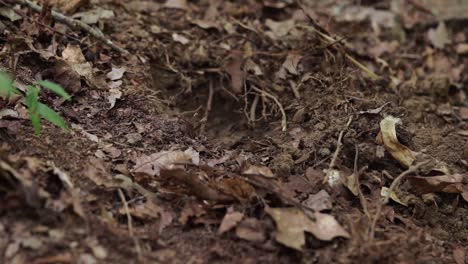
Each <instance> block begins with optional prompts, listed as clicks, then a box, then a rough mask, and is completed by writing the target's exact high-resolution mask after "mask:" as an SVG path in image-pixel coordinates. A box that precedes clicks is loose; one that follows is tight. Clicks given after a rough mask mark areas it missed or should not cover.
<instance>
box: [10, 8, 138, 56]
mask: <svg viewBox="0 0 468 264" xmlns="http://www.w3.org/2000/svg"><path fill="white" fill-rule="evenodd" d="M12 2H15V3H17V4H20V5H25V6H27V7H29V8H30V9H32V10H34V11H36V12H38V13H40V12H42V7H41V6H39V5H37V4H35V3H33V2H31V1H29V0H12ZM52 17H53V18H54V19H55V20H57V21H59V22H61V23H63V24H65V25H67V26H69V27H72V28H79V29H81V30H83V31H85V32H87V33H88V34H90V35H91V36H93V37H95V38H96V39H98V40H99V41H101V42H102V43H104V44H105V45H107V46H109V47H111V48H113V49H114V50H116V51H118V52H120V53H122V54H128V53H129V52H128V51H127V50H125V49H123V48H121V47H119V46H117V45H116V44H114V42H112V41H111V40H109V39H107V38H106V37H105V36H104V34H103V33H102V32H101V31H100V30H97V29H95V28H92V27H91V26H89V25H87V24H85V23H83V22H81V21H79V20H76V19H73V18H71V17H68V16H65V15H64V14H62V13H59V12H57V11H54V10H52Z"/></svg>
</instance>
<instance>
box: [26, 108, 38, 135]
mask: <svg viewBox="0 0 468 264" xmlns="http://www.w3.org/2000/svg"><path fill="white" fill-rule="evenodd" d="M29 119H30V120H31V123H32V126H33V128H34V133H35V134H36V135H38V136H39V135H40V134H41V118H40V117H39V114H38V113H37V112H34V113H32V112H29Z"/></svg>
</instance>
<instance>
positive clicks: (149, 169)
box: [133, 151, 192, 176]
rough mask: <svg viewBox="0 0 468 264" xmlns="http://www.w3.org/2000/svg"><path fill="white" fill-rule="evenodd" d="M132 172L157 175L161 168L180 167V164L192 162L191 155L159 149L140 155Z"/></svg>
mask: <svg viewBox="0 0 468 264" xmlns="http://www.w3.org/2000/svg"><path fill="white" fill-rule="evenodd" d="M135 163H136V164H135V167H134V169H133V172H135V173H146V174H148V175H149V176H156V175H159V172H160V171H161V169H166V170H171V169H176V168H180V164H185V163H192V156H191V155H190V154H187V153H185V152H183V151H161V152H158V153H154V154H151V155H149V156H147V155H142V156H141V157H139V158H138V159H137V160H136V161H135Z"/></svg>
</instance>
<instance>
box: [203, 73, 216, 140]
mask: <svg viewBox="0 0 468 264" xmlns="http://www.w3.org/2000/svg"><path fill="white" fill-rule="evenodd" d="M208 89H209V90H208V100H206V109H205V114H204V115H203V118H202V120H201V121H200V123H201V126H200V132H201V133H203V132H205V129H206V123H207V122H208V116H209V115H210V112H211V107H212V105H213V95H214V89H213V80H210V84H209V85H208Z"/></svg>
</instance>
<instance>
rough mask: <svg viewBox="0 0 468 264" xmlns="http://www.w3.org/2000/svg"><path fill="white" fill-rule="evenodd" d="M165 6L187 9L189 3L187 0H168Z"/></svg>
mask: <svg viewBox="0 0 468 264" xmlns="http://www.w3.org/2000/svg"><path fill="white" fill-rule="evenodd" d="M164 7H165V8H174V9H183V10H187V9H188V3H187V0H167V2H166V3H164Z"/></svg>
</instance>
